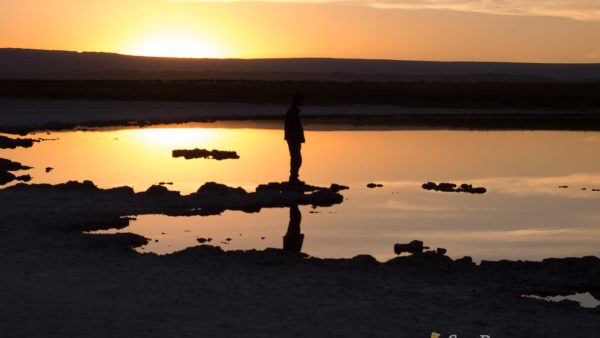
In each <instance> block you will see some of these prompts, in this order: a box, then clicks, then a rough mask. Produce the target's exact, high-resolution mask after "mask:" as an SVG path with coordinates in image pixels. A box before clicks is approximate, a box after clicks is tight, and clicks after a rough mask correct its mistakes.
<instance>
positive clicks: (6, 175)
mask: <svg viewBox="0 0 600 338" xmlns="http://www.w3.org/2000/svg"><path fill="white" fill-rule="evenodd" d="M28 169H31V167H27V166H24V165H22V164H21V163H18V162H13V161H11V160H7V159H4V158H0V185H5V184H8V183H10V182H12V181H15V180H17V181H22V182H29V181H31V176H30V175H22V176H17V175H15V174H13V173H11V171H18V170H28Z"/></svg>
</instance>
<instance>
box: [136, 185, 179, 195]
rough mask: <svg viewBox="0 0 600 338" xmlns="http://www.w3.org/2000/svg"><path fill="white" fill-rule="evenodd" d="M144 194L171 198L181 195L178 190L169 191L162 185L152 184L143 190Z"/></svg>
mask: <svg viewBox="0 0 600 338" xmlns="http://www.w3.org/2000/svg"><path fill="white" fill-rule="evenodd" d="M144 195H146V196H150V197H153V198H171V197H175V198H176V197H179V196H181V195H180V194H179V192H178V191H171V190H169V189H167V188H165V187H163V186H162V185H153V186H151V187H150V188H148V190H146V191H145V192H144Z"/></svg>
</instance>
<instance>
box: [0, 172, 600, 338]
mask: <svg viewBox="0 0 600 338" xmlns="http://www.w3.org/2000/svg"><path fill="white" fill-rule="evenodd" d="M215 187H216V188H215ZM211 189H212V190H211ZM201 191H204V193H206V195H203V196H202V193H201ZM332 193H333V194H338V193H335V192H332ZM199 194H200V195H201V196H198V195H196V196H195V197H194V199H193V201H194V202H193V203H195V204H197V205H201V206H205V207H206V208H208V209H206V210H209V211H210V212H212V213H215V212H217V213H218V212H219V210H222V209H228V208H243V207H244V203H245V202H243V201H242V202H240V201H241V200H240V199H239V194H241V192H239V191H238V192H235V189H233V188H225V187H222V186H218V185H208V186H207V187H204V188H203V189H200V190H199ZM231 194H234V195H233V196H232V195H231ZM235 194H238V197H236V196H235ZM309 195H310V194H309ZM287 196H288V200H287V202H285V203H296V202H299V200H297V198H301V199H305V200H304V202H305V203H313V202H315V203H318V199H312V198H311V197H308V199H306V197H303V196H300V195H298V194H296V193H292V195H287ZM331 196H334V195H331ZM328 198H329V197H328ZM270 199H271V198H270V197H267V198H266V199H263V200H261V202H259V203H258V204H259V205H263V204H264V202H265V201H268V200H270ZM276 200H278V201H281V200H279V199H276ZM284 200H285V199H284ZM214 201H218V202H216V203H217V204H218V205H219V207H216V206H215V205H214V203H215V202H214ZM252 201H254V202H256V200H252ZM254 202H252V203H254ZM181 203H182V200H181V197H179V194H177V193H174V192H168V190H166V189H160V188H152V189H149V190H148V191H147V192H143V193H137V194H135V193H133V192H131V191H130V190H129V189H126V188H119V189H109V190H103V189H98V188H96V187H95V186H93V184H92V183H91V182H87V183H75V182H71V183H69V184H63V185H57V186H50V185H25V184H22V185H19V186H15V187H12V188H8V189H3V190H0V204H1V205H2V206H3V208H2V211H1V212H0V222H1V224H2V229H1V230H0V231H1V232H2V236H0V261H1V262H2V263H1V270H2V275H3V279H2V287H1V288H0V298H1V299H2V300H3V304H4V306H3V307H2V310H1V312H0V317H1V318H2V320H1V321H0V322H1V323H2V324H0V330H2V332H4V333H5V334H7V335H9V336H21V337H27V336H30V337H34V336H51V337H52V336H95V337H106V336H111V337H126V336H142V335H143V336H156V337H159V336H216V337H232V336H244V337H265V336H271V337H281V336H317V337H330V336H344V337H346V336H348V337H365V336H367V337H369V336H370V337H429V335H430V333H431V332H432V331H435V332H443V333H446V334H452V333H454V334H459V335H460V336H464V337H471V336H475V337H478V335H479V334H488V335H490V336H492V337H506V336H513V337H533V336H544V337H568V336H571V335H572V333H573V332H578V334H577V336H578V337H596V336H597V333H598V332H600V321H598V316H599V315H600V312H599V311H600V309H598V308H596V309H584V308H581V307H579V306H578V305H576V304H575V303H572V302H563V303H547V302H544V301H541V300H533V299H525V298H523V297H521V295H524V294H540V295H555V294H571V293H574V292H591V293H592V294H593V295H595V296H596V297H598V295H599V293H600V289H599V288H598V284H597V281H598V278H600V260H599V259H598V258H595V257H586V258H569V259H548V260H544V261H542V262H509V261H501V262H482V263H481V264H480V265H475V264H473V263H471V262H469V261H468V260H457V261H452V260H451V259H450V258H448V257H446V256H443V255H442V256H440V255H429V256H427V255H416V256H409V257H401V258H396V259H393V260H391V261H388V262H385V263H382V262H377V261H375V260H374V259H373V258H372V257H370V256H357V257H355V258H353V259H336V260H332V259H319V258H312V257H308V256H306V255H304V254H293V253H289V252H285V251H283V250H279V249H268V250H265V251H245V252H242V251H234V252H223V251H222V250H221V249H219V248H217V247H210V246H199V247H195V248H190V249H187V250H184V251H183V252H179V253H176V254H173V255H168V256H157V255H154V254H143V255H142V254H138V253H136V252H135V251H133V250H132V247H135V246H139V245H143V244H144V243H145V241H146V240H145V239H144V238H142V237H140V236H138V235H134V234H120V235H90V234H84V233H82V231H83V230H95V229H105V228H111V227H118V228H120V227H123V226H126V224H127V222H128V221H127V219H123V218H120V216H127V215H133V214H143V213H149V212H174V211H175V210H178V205H181ZM207 203H208V204H207ZM285 203H284V204H285ZM184 204H185V203H184ZM165 206H167V207H165ZM210 206H212V208H210ZM254 206H255V207H256V205H254ZM188 207H189V206H186V208H185V209H184V210H188V209H187V208H188ZM161 208H166V210H162V211H161V210H159V209H161ZM180 210H181V209H180ZM200 210H202V208H200ZM390 250H391V248H390Z"/></svg>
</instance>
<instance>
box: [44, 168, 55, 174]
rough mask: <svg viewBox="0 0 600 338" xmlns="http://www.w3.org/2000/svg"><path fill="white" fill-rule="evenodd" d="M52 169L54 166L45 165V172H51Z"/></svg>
mask: <svg viewBox="0 0 600 338" xmlns="http://www.w3.org/2000/svg"><path fill="white" fill-rule="evenodd" d="M52 170H54V168H52V167H46V173H49V172H51V171H52Z"/></svg>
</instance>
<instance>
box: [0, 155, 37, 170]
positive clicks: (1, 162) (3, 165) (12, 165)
mask: <svg viewBox="0 0 600 338" xmlns="http://www.w3.org/2000/svg"><path fill="white" fill-rule="evenodd" d="M29 169H31V167H28V166H24V165H22V164H21V163H19V162H13V161H11V160H7V159H5V158H0V171H17V170H29Z"/></svg>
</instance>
